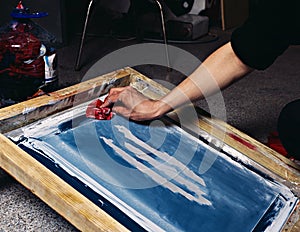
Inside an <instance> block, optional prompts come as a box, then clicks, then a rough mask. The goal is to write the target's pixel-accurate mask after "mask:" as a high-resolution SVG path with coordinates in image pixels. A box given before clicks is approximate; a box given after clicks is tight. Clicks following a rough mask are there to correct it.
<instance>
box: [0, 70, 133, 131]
mask: <svg viewBox="0 0 300 232" xmlns="http://www.w3.org/2000/svg"><path fill="white" fill-rule="evenodd" d="M129 81H130V70H129V69H126V68H124V69H121V70H117V71H114V72H111V73H108V74H105V75H102V76H99V77H95V78H93V79H90V80H87V81H84V82H81V83H79V84H76V85H73V86H70V87H67V88H64V89H61V90H57V91H55V92H52V93H49V94H47V95H43V96H40V97H37V98H33V99H30V100H27V101H24V102H20V103H18V104H15V105H12V106H9V107H5V108H2V109H0V133H5V132H8V131H11V130H13V129H17V128H19V127H22V126H24V125H27V124H29V123H32V122H34V121H36V120H39V119H41V118H44V117H47V116H49V115H51V114H53V113H55V112H59V111H62V110H64V109H67V108H70V107H72V106H74V105H78V104H80V103H82V102H86V101H88V100H91V99H94V98H96V97H98V96H100V95H101V94H104V93H106V92H107V91H108V90H109V89H110V88H111V87H112V86H114V85H116V84H118V86H126V85H129Z"/></svg>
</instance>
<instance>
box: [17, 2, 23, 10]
mask: <svg viewBox="0 0 300 232" xmlns="http://www.w3.org/2000/svg"><path fill="white" fill-rule="evenodd" d="M16 9H20V10H23V9H24V6H23V4H22V1H19V3H18V5H17V7H16Z"/></svg>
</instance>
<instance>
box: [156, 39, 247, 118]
mask: <svg viewBox="0 0 300 232" xmlns="http://www.w3.org/2000/svg"><path fill="white" fill-rule="evenodd" d="M251 70H252V69H251V68H249V67H248V66H246V65H245V64H243V63H242V62H241V61H240V59H239V58H238V57H237V56H236V55H235V53H234V52H233V50H232V48H231V44H230V43H227V44H225V45H224V46H222V47H221V48H219V49H218V50H216V51H215V52H214V53H213V54H211V55H210V56H209V57H208V58H207V59H206V60H205V61H204V62H203V63H202V64H201V65H200V66H199V67H198V68H197V69H196V70H195V71H194V72H193V73H192V74H191V75H190V76H189V77H187V78H186V79H185V80H184V81H183V82H182V83H180V84H179V85H178V86H177V87H176V88H174V89H173V90H172V91H171V92H170V93H169V94H168V95H166V96H165V97H163V98H162V99H161V100H160V101H159V102H157V107H159V108H158V110H159V111H160V112H159V113H158V114H164V113H166V112H168V111H170V110H173V109H175V108H177V107H179V106H181V105H183V104H186V103H188V102H191V101H195V100H198V99H203V98H206V97H208V96H210V95H212V94H214V93H216V92H217V91H220V90H222V89H224V88H226V87H227V86H229V85H230V84H231V83H233V82H234V81H236V80H238V79H240V78H241V77H243V76H244V75H246V74H247V73H249V72H250V71H251Z"/></svg>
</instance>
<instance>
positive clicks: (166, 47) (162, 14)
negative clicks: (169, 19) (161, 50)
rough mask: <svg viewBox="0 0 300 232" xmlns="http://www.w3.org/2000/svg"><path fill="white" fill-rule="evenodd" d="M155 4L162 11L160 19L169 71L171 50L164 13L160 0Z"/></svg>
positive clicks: (156, 0)
mask: <svg viewBox="0 0 300 232" xmlns="http://www.w3.org/2000/svg"><path fill="white" fill-rule="evenodd" d="M155 2H156V4H157V5H158V8H159V11H160V19H161V25H162V32H163V40H164V44H165V53H166V59H167V66H168V70H170V68H171V67H170V58H169V50H168V44H167V32H166V22H165V17H164V12H163V8H162V5H161V3H160V2H159V1H158V0H155Z"/></svg>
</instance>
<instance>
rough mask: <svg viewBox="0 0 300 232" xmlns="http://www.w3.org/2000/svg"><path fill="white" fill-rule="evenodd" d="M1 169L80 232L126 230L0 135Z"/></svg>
mask: <svg viewBox="0 0 300 232" xmlns="http://www.w3.org/2000/svg"><path fill="white" fill-rule="evenodd" d="M0 166H1V168H2V169H3V170H5V171H6V172H7V173H9V174H10V175H11V176H13V177H14V178H15V179H16V180H17V181H18V182H19V183H21V184H22V185H23V186H25V187H26V188H28V189H29V190H31V192H32V193H34V194H35V195H36V196H37V197H39V198H40V199H41V200H42V201H44V202H45V203H46V204H48V205H49V206H50V207H51V208H53V209H54V210H55V211H56V212H57V213H59V214H60V215H61V216H62V217H64V218H65V219H66V220H68V221H69V222H70V223H71V224H73V225H74V226H75V227H76V228H78V229H79V230H81V231H127V229H126V228H125V227H124V226H123V225H121V224H120V223H119V222H117V221H116V220H115V219H114V218H112V217H111V216H109V215H108V214H107V213H106V212H104V211H103V210H102V209H101V208H99V207H98V206H96V205H95V204H94V203H92V202H91V201H90V200H88V199H87V198H86V197H84V196H83V195H82V194H80V193H79V192H77V191H76V190H75V189H74V188H73V187H71V186H70V185H68V184H67V183H66V182H64V181H63V180H62V179H61V178H59V177H58V176H56V175H55V174H54V173H52V172H51V171H50V170H48V169H47V168H45V167H44V166H43V165H42V164H40V163H39V162H38V161H36V160H35V159H34V158H32V157H31V156H30V155H28V154H27V153H26V152H24V151H23V150H22V149H21V148H19V147H18V146H16V145H15V144H14V143H13V142H11V141H10V140H9V139H8V138H6V137H5V136H4V135H2V134H0Z"/></svg>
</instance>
